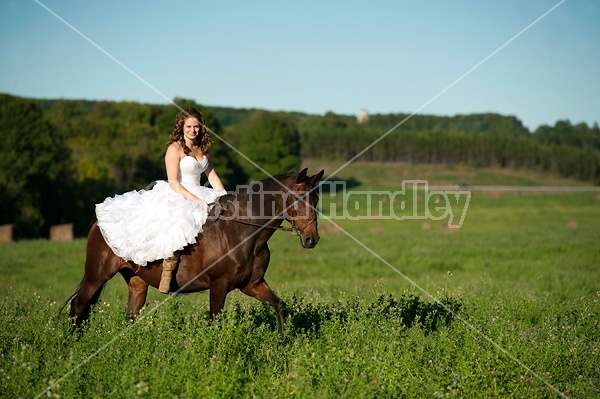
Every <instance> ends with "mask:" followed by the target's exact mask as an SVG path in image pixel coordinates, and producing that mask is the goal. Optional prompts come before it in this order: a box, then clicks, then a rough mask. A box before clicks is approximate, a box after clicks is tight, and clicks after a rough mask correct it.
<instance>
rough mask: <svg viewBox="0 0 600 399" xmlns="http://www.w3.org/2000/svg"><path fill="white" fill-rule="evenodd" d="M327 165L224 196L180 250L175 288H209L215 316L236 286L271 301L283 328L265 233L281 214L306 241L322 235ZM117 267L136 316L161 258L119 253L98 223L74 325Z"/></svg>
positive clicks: (74, 300) (277, 225)
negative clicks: (134, 258)
mask: <svg viewBox="0 0 600 399" xmlns="http://www.w3.org/2000/svg"><path fill="white" fill-rule="evenodd" d="M323 172H324V171H321V172H320V173H318V174H315V175H313V176H307V169H304V170H302V171H301V172H299V173H292V174H289V175H285V176H278V177H275V178H271V179H265V180H263V181H260V182H255V183H252V184H250V185H249V186H245V187H241V188H238V190H237V191H236V193H235V194H228V195H225V196H223V197H220V198H219V200H218V202H217V203H215V206H214V207H213V212H212V213H211V215H209V220H208V221H207V222H206V223H205V225H204V226H203V231H202V233H201V234H200V235H199V237H198V240H197V241H196V243H194V244H191V245H189V246H188V247H186V248H185V249H183V250H182V251H181V252H179V265H178V267H177V270H176V271H175V275H174V278H173V279H172V282H171V292H181V293H189V292H198V291H203V290H206V289H208V290H210V295H209V296H210V315H211V318H214V317H215V316H216V315H217V314H219V312H221V310H222V309H223V306H224V304H225V297H226V296H227V293H229V292H230V291H232V290H234V289H236V288H237V289H239V290H241V291H242V292H243V293H244V294H246V295H248V296H251V297H253V298H256V299H257V300H259V301H261V302H262V303H267V304H269V305H271V306H272V307H273V308H274V309H275V312H276V314H277V326H278V329H279V332H280V333H283V324H284V322H285V316H286V307H285V303H284V302H283V301H282V300H281V299H279V297H277V295H275V294H274V293H273V291H272V290H271V288H270V287H269V286H268V285H267V282H266V281H265V278H264V276H265V272H266V270H267V266H268V265H269V258H270V251H269V247H268V246H267V241H268V240H269V238H271V236H272V235H273V234H274V233H275V231H276V230H278V229H282V226H281V224H282V223H283V221H284V220H287V221H288V222H290V223H291V225H292V228H291V229H290V230H293V231H295V232H296V233H297V234H298V235H299V236H300V242H301V244H302V246H303V247H304V248H313V247H315V245H317V242H318V241H319V233H318V230H317V216H316V206H317V202H318V200H319V197H318V195H317V193H316V190H315V187H316V185H317V184H318V183H319V181H320V180H321V178H322V177H323ZM117 272H119V273H121V275H122V276H123V278H124V279H125V282H126V283H127V286H128V287H129V300H128V304H127V314H128V315H129V317H131V318H132V319H133V320H135V318H136V316H137V315H138V313H139V311H140V309H141V308H142V306H144V303H145V302H146V295H147V292H148V286H153V287H155V288H156V287H158V285H159V282H160V276H161V272H162V261H156V262H152V263H149V264H148V265H147V266H144V267H140V266H138V265H135V264H133V263H132V262H127V261H125V260H124V259H122V258H119V257H118V256H117V255H115V254H114V253H113V251H112V250H111V249H110V247H109V246H108V245H107V244H106V242H105V241H104V238H103V236H102V233H101V232H100V229H99V228H98V225H97V224H96V223H94V225H93V226H92V227H91V229H90V231H89V233H88V239H87V249H86V260H85V274H84V276H83V279H82V281H81V284H80V285H79V288H78V289H77V291H76V292H75V293H74V294H73V295H72V296H71V298H69V300H70V301H71V311H70V316H71V318H72V320H73V329H77V328H79V327H80V326H81V324H82V322H84V321H85V320H87V319H88V317H89V316H90V312H91V309H92V306H93V305H94V304H95V303H96V302H97V301H98V298H99V296H100V293H101V291H102V287H103V286H104V284H105V283H106V282H107V281H108V280H110V279H111V278H112V277H113V276H114V275H115V274H117Z"/></svg>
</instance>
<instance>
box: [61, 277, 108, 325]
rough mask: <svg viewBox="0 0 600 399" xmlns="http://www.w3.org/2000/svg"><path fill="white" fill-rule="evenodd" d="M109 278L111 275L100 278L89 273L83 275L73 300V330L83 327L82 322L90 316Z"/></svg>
mask: <svg viewBox="0 0 600 399" xmlns="http://www.w3.org/2000/svg"><path fill="white" fill-rule="evenodd" d="M111 277H112V276H111ZM109 279H110V277H109V278H98V276H90V275H88V274H87V273H86V274H85V275H84V276H83V280H82V281H81V285H80V286H79V290H78V292H77V294H76V295H75V297H74V298H73V299H72V300H71V311H70V316H71V318H73V319H74V321H73V327H72V329H71V330H74V329H77V328H79V327H81V324H82V323H83V322H84V321H85V320H87V319H88V318H89V317H90V313H91V311H92V306H94V305H95V304H96V302H98V298H100V293H101V292H102V288H103V287H104V284H106V282H107V281H108V280H109Z"/></svg>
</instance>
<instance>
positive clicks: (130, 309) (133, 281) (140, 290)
mask: <svg viewBox="0 0 600 399" xmlns="http://www.w3.org/2000/svg"><path fill="white" fill-rule="evenodd" d="M127 287H128V288H129V299H128V301H127V310H126V312H127V316H128V317H129V318H131V320H132V321H135V319H136V317H137V316H138V314H139V313H140V309H141V308H142V306H144V304H145V303H146V296H147V295H148V283H147V282H145V281H144V280H143V279H142V278H141V277H140V276H133V277H131V278H130V279H129V280H128V281H127Z"/></svg>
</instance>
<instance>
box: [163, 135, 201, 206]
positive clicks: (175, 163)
mask: <svg viewBox="0 0 600 399" xmlns="http://www.w3.org/2000/svg"><path fill="white" fill-rule="evenodd" d="M182 152H183V149H182V148H181V146H180V145H179V144H178V143H172V144H171V145H170V146H169V148H167V153H166V154H165V167H166V169H167V181H168V182H169V186H170V187H171V189H172V190H173V191H175V192H176V193H178V194H181V195H183V197H184V198H186V199H188V200H190V201H194V202H198V201H199V199H198V197H196V196H195V195H194V194H192V193H190V192H189V191H188V190H187V189H186V188H185V187H183V186H182V185H181V183H180V182H179V179H178V178H179V161H180V160H181V153H182Z"/></svg>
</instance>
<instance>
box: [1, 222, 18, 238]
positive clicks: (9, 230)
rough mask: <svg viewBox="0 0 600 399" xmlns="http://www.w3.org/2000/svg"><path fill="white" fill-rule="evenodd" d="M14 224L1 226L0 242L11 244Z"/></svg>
mask: <svg viewBox="0 0 600 399" xmlns="http://www.w3.org/2000/svg"><path fill="white" fill-rule="evenodd" d="M14 228H15V225H14V224H3V225H1V226H0V242H12V240H13V230H14Z"/></svg>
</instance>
